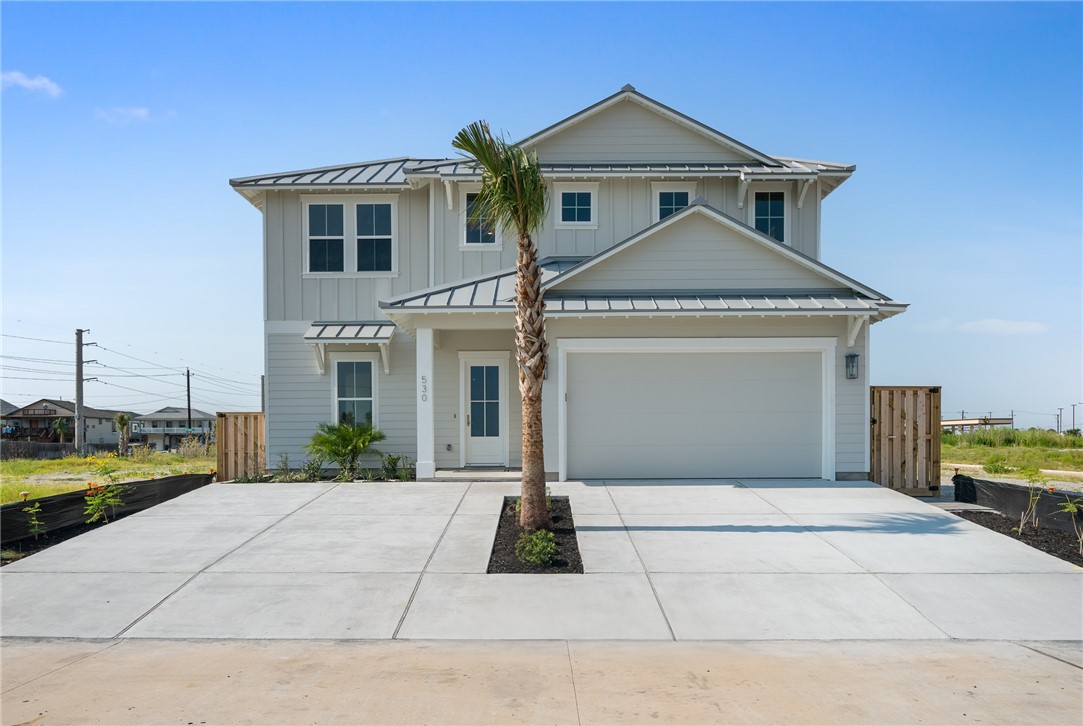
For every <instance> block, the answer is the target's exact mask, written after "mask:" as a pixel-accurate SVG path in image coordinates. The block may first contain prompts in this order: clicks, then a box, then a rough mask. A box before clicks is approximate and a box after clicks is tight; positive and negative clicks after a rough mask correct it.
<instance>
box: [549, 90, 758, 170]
mask: <svg viewBox="0 0 1083 726" xmlns="http://www.w3.org/2000/svg"><path fill="white" fill-rule="evenodd" d="M533 148H534V149H536V150H537V152H538V158H539V159H541V160H542V161H746V160H749V159H750V157H749V156H748V155H747V154H744V153H742V152H740V151H738V150H736V149H733V148H728V147H727V146H724V145H723V144H720V143H718V142H717V141H715V140H713V139H710V138H707V136H705V135H703V134H701V133H699V132H697V131H693V130H692V129H690V128H688V127H686V126H683V125H681V124H679V123H677V122H675V121H673V120H671V119H668V118H665V117H664V116H661V115H659V114H658V113H655V112H654V111H650V110H648V109H646V108H645V107H643V106H642V105H641V104H639V103H636V102H635V101H630V100H626V101H621V102H618V103H616V104H614V105H613V106H610V107H609V108H606V109H603V110H601V111H598V112H597V113H595V114H594V115H593V116H590V117H588V118H585V119H583V120H581V121H579V122H577V123H575V124H573V125H572V126H569V127H568V128H566V129H564V130H563V131H561V132H559V133H557V134H555V135H554V136H552V137H550V138H548V139H543V140H542V141H541V142H540V143H538V144H536V145H535V146H533Z"/></svg>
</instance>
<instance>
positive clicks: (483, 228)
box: [465, 192, 496, 245]
mask: <svg viewBox="0 0 1083 726" xmlns="http://www.w3.org/2000/svg"><path fill="white" fill-rule="evenodd" d="M477 201H478V194H477V192H467V194H466V210H465V213H466V244H468V245H495V244H496V230H493V229H490V228H489V227H488V226H487V225H485V224H484V223H482V222H480V221H477V222H472V221H471V220H472V219H473V218H474V210H475V207H476V206H477Z"/></svg>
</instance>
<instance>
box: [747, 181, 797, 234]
mask: <svg viewBox="0 0 1083 726" xmlns="http://www.w3.org/2000/svg"><path fill="white" fill-rule="evenodd" d="M750 197H751V199H750V204H749V224H750V225H751V226H752V227H755V228H756V230H758V231H759V232H762V233H763V234H765V235H767V236H768V237H773V238H774V239H776V240H778V241H779V242H783V243H785V244H789V220H788V219H786V207H787V202H788V201H789V200H788V199H787V194H786V190H785V189H784V188H780V187H777V186H776V187H775V188H766V189H764V188H760V189H756V190H755V191H753V192H752V193H751V194H750Z"/></svg>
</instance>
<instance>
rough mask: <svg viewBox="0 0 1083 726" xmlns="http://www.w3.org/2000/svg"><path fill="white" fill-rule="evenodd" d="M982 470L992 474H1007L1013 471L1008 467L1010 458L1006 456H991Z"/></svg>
mask: <svg viewBox="0 0 1083 726" xmlns="http://www.w3.org/2000/svg"><path fill="white" fill-rule="evenodd" d="M981 468H982V469H985V470H986V471H987V472H989V473H990V474H1007V473H1008V472H1009V471H1012V468H1011V467H1010V466H1008V458H1007V457H1005V456H990V457H989V458H988V459H986V460H985V462H984V463H983V464H982V465H981Z"/></svg>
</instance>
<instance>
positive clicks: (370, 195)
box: [230, 86, 905, 479]
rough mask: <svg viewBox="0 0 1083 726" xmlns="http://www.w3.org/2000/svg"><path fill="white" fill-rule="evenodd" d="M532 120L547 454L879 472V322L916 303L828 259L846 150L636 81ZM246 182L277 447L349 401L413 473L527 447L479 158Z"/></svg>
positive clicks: (698, 466)
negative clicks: (541, 192)
mask: <svg viewBox="0 0 1083 726" xmlns="http://www.w3.org/2000/svg"><path fill="white" fill-rule="evenodd" d="M485 115H486V113H485V110H484V109H479V116H485ZM457 131H458V129H448V130H447V134H448V139H449V140H450V139H451V138H452V137H453V136H454V134H455V133H456V132H457ZM519 143H520V145H522V146H523V147H525V148H527V149H530V150H534V151H536V152H537V154H538V157H539V160H540V162H541V164H542V166H543V170H544V173H545V176H546V178H547V179H548V180H549V181H550V184H551V210H550V213H549V217H548V219H547V220H546V222H545V224H544V226H543V228H542V229H541V230H540V232H539V233H538V234H537V235H536V244H537V247H538V253H539V259H540V260H541V264H542V267H543V268H544V271H545V279H544V294H545V300H546V320H547V323H546V324H547V335H548V339H549V343H550V363H549V370H548V379H547V381H546V383H545V387H544V395H543V418H544V426H545V450H546V470H547V472H548V473H549V475H550V476H551V477H556V478H560V479H595V478H643V477H674V478H681V477H732V476H743V477H813V478H823V479H848V478H861V479H864V478H865V477H866V475H867V472H868V471H869V460H868V457H869V441H868V437H869V395H868V394H869V391H868V366H869V361H870V358H871V355H870V347H869V327H870V325H871V324H872V323H875V322H877V321H880V320H883V319H885V318H887V317H890V316H892V315H896V314H898V313H900V312H902V311H903V310H904V309H905V305H904V304H902V303H898V302H895V301H893V300H891V299H890V298H889V297H887V296H886V295H883V294H881V293H879V292H877V291H876V290H874V289H872V288H870V287H868V286H866V285H864V284H862V283H860V282H858V281H856V280H853V279H851V278H849V277H847V276H846V275H844V274H843V273H841V272H838V271H836V270H834V269H832V268H831V267H828V266H827V265H825V264H823V263H822V262H820V254H821V245H820V219H821V207H822V204H823V202H824V200H825V199H826V198H827V196H828V195H829V194H831V192H833V191H834V190H835V189H836V188H837V187H838V186H839V185H840V184H842V183H843V182H844V181H846V180H847V179H848V178H849V177H850V175H851V174H852V173H853V171H854V167H853V166H852V165H848V164H836V163H828V162H818V161H806V160H799V159H791V158H781V157H775V156H770V155H768V154H765V153H763V152H760V151H758V150H756V149H754V148H752V147H751V146H748V145H746V144H744V143H741V142H739V141H737V140H735V139H732V138H730V137H728V136H726V135H725V134H723V133H721V132H719V131H716V130H715V129H713V128H711V127H709V126H707V125H705V124H703V123H700V122H699V121H696V120H694V119H692V118H689V117H687V116H685V115H683V114H681V113H680V112H678V111H675V110H673V109H671V108H669V107H667V106H665V105H663V104H661V103H659V102H657V101H655V100H653V99H651V98H648V97H647V96H645V95H643V94H641V93H639V92H638V91H636V90H635V89H634V88H632V87H631V86H625V87H624V88H623V89H621V90H620V91H619V92H618V93H616V94H614V95H612V96H610V97H608V98H606V99H604V100H602V101H600V102H598V103H596V104H594V105H593V106H590V107H589V108H586V109H584V110H582V111H579V112H578V113H575V114H574V115H572V116H569V117H568V118H566V119H564V120H563V121H559V122H558V123H555V124H553V125H552V126H549V127H548V128H545V129H543V130H542V131H539V132H538V133H536V134H533V135H531V136H528V137H527V138H525V139H523V140H522V141H520V142H519ZM230 183H231V185H232V186H233V188H234V189H235V190H236V191H237V192H239V193H240V194H241V195H243V196H244V197H245V198H246V199H247V200H249V201H250V202H251V203H252V204H253V205H255V206H256V207H257V208H258V209H260V210H261V211H262V213H263V230H264V232H263V264H264V273H265V274H264V277H265V285H264V319H265V340H266V397H267V398H266V411H267V454H268V459H269V460H270V461H272V462H273V461H275V460H277V457H278V455H279V454H281V453H289V454H290V456H291V457H301V456H303V453H302V451H303V447H304V445H305V444H306V443H307V442H308V440H309V438H310V436H311V435H312V433H313V431H314V430H315V428H316V426H317V424H319V423H321V422H326V421H334V420H337V419H339V418H340V417H342V416H344V415H347V414H348V415H350V416H353V417H354V418H355V420H370V421H372V422H373V423H374V424H375V425H376V426H378V427H379V428H380V429H382V430H383V431H384V432H385V433H386V434H387V440H386V442H385V443H384V444H383V445H382V447H383V448H384V450H387V451H397V452H404V453H407V454H409V455H410V456H412V457H415V458H416V460H417V467H418V476H419V478H431V477H433V476H434V474H435V472H436V471H437V470H438V469H454V468H461V467H472V466H496V467H500V466H505V467H513V468H514V467H517V466H519V464H520V450H521V440H520V439H521V432H520V412H519V404H520V399H519V390H518V379H517V372H516V363H515V356H514V347H513V332H512V328H513V318H514V313H513V303H512V298H513V295H514V283H515V274H514V264H515V251H516V240H515V239H514V238H513V237H512V236H510V235H508V234H505V233H503V232H501V231H497V232H495V233H489V232H487V231H486V230H484V229H481V228H479V227H477V226H475V225H472V224H470V222H469V220H468V210H469V209H470V207H471V204H472V203H473V201H474V198H475V197H474V195H475V194H476V193H477V190H478V189H479V184H480V174H479V172H478V169H477V168H475V166H474V165H473V164H471V163H470V162H468V161H466V160H464V159H462V158H447V159H418V158H409V157H401V158H395V159H384V160H380V161H371V162H362V163H357V164H346V165H343V166H335V167H325V168H318V169H308V170H303V171H293V172H283V173H279V174H267V175H261V176H254V177H246V178H240V179H233V180H231V182H230ZM295 460H296V459H295Z"/></svg>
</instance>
